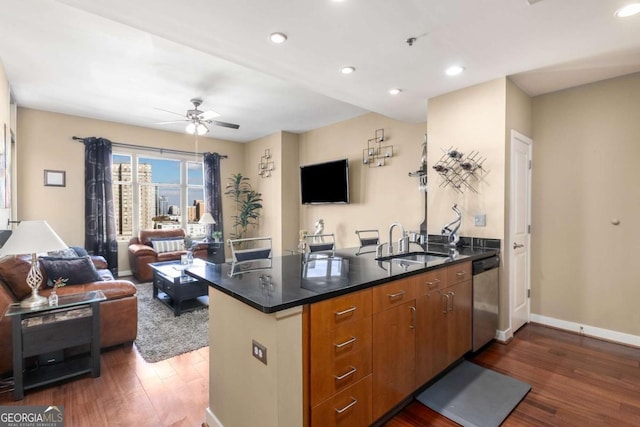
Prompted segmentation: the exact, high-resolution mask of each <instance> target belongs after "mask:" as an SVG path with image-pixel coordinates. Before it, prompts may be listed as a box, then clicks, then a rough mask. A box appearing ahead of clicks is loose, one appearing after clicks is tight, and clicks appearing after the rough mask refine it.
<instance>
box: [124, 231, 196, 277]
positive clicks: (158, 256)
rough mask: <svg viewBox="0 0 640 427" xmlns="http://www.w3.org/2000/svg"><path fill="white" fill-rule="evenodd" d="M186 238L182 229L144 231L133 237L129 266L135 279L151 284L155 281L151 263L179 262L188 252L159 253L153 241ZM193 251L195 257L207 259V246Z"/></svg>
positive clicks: (130, 243)
mask: <svg viewBox="0 0 640 427" xmlns="http://www.w3.org/2000/svg"><path fill="white" fill-rule="evenodd" d="M185 236H186V233H185V231H184V229H182V228H172V229H166V228H163V229H159V230H142V231H140V232H139V233H138V237H132V238H131V239H130V240H129V265H130V266H131V273H132V274H133V277H135V278H136V280H138V281H139V282H149V281H151V280H152V279H153V271H152V270H151V267H149V263H153V262H161V261H173V260H179V259H180V257H181V256H182V255H184V254H185V253H186V252H187V251H186V250H184V249H183V250H176V251H173V250H172V251H167V252H158V251H156V250H155V249H154V248H153V243H152V240H154V239H160V240H167V239H171V238H175V239H180V238H182V239H184V238H185ZM192 251H193V256H194V257H196V258H202V259H207V247H206V246H199V245H196V246H195V247H193V248H192Z"/></svg>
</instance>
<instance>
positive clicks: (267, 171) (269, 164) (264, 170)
mask: <svg viewBox="0 0 640 427" xmlns="http://www.w3.org/2000/svg"><path fill="white" fill-rule="evenodd" d="M274 169H275V165H274V164H273V161H272V160H271V150H270V149H268V148H266V149H265V150H264V156H262V157H260V164H259V165H258V175H260V176H261V177H262V178H268V177H270V176H271V171H273V170H274Z"/></svg>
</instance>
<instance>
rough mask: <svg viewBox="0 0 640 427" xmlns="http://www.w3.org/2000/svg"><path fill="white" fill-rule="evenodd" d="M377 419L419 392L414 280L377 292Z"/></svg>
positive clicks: (375, 296)
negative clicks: (417, 389)
mask: <svg viewBox="0 0 640 427" xmlns="http://www.w3.org/2000/svg"><path fill="white" fill-rule="evenodd" d="M373 307H374V314H373V386H372V392H373V419H374V420H375V419H378V418H380V417H381V416H383V415H384V414H385V413H387V412H388V411H389V410H390V409H392V408H393V407H394V406H396V405H397V404H398V403H400V402H401V401H402V400H403V399H404V398H406V397H407V396H409V395H410V394H411V393H413V391H414V390H415V366H416V352H415V349H416V347H415V345H416V337H415V328H416V307H415V281H414V279H413V278H408V279H401V280H396V281H394V282H391V283H388V284H386V285H381V286H378V287H376V288H374V289H373Z"/></svg>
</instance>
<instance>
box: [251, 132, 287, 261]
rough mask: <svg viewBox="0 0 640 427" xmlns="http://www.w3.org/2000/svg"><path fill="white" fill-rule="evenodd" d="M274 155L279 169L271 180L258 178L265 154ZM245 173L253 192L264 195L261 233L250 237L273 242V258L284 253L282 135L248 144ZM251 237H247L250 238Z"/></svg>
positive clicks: (257, 231)
mask: <svg viewBox="0 0 640 427" xmlns="http://www.w3.org/2000/svg"><path fill="white" fill-rule="evenodd" d="M266 149H268V150H269V151H270V152H271V161H272V162H274V164H275V165H276V168H275V169H274V170H273V171H272V172H271V176H270V177H267V178H262V177H260V176H259V175H258V165H259V164H260V158H261V157H262V156H264V154H265V150H266ZM244 161H245V170H247V175H246V176H247V177H248V178H249V179H250V183H251V186H252V187H253V189H254V190H256V191H258V192H260V193H262V199H263V201H262V206H263V209H262V212H261V215H260V220H259V227H258V229H257V230H256V229H254V230H252V231H251V233H250V235H251V236H260V237H267V236H270V237H271V238H272V244H273V246H272V250H273V253H274V254H277V255H280V254H281V253H282V249H281V248H282V239H281V238H280V236H281V233H282V191H281V188H280V182H281V180H282V169H281V166H282V132H276V133H274V134H272V135H269V136H265V137H264V138H260V139H257V140H255V141H252V142H250V143H249V144H247V148H246V150H245V157H244ZM247 237H248V236H247Z"/></svg>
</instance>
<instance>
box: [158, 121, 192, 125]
mask: <svg viewBox="0 0 640 427" xmlns="http://www.w3.org/2000/svg"><path fill="white" fill-rule="evenodd" d="M188 121H189V120H171V121H168V122H159V123H156V124H157V125H168V124H171V123H184V122H188Z"/></svg>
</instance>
